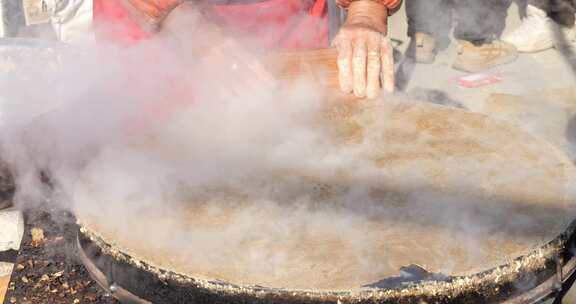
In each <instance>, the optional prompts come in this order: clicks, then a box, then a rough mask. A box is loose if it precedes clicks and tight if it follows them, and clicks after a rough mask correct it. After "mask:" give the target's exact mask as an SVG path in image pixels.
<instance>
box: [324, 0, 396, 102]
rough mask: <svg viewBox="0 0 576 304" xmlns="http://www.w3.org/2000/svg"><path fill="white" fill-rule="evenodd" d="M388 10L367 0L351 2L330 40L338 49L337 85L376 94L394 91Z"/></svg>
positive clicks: (370, 95)
mask: <svg viewBox="0 0 576 304" xmlns="http://www.w3.org/2000/svg"><path fill="white" fill-rule="evenodd" d="M387 17H388V10H387V8H386V6H385V5H384V4H381V3H379V2H374V1H370V0H358V1H353V2H351V3H350V5H349V8H348V17H347V19H346V23H345V24H344V26H343V27H342V28H341V29H340V32H339V33H338V35H337V36H336V38H335V39H334V41H333V42H332V44H333V46H335V47H336V48H337V50H338V70H339V80H340V88H341V90H342V91H343V92H345V93H352V92H353V93H354V95H356V96H357V97H361V98H363V97H368V98H375V97H377V96H378V95H379V93H380V91H381V89H384V91H386V92H393V91H394V85H395V84H394V60H393V56H392V55H393V49H392V46H391V44H390V39H389V38H388V37H386V35H387V22H386V20H387Z"/></svg>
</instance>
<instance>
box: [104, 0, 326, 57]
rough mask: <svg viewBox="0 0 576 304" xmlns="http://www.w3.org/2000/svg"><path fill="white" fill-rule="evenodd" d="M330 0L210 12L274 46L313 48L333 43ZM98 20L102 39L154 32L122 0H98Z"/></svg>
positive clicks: (273, 0)
mask: <svg viewBox="0 0 576 304" xmlns="http://www.w3.org/2000/svg"><path fill="white" fill-rule="evenodd" d="M326 11H327V8H326V0H315V1H314V2H313V3H312V4H306V2H305V1H303V0H265V1H262V2H255V3H249V4H230V5H213V6H211V7H210V12H209V13H210V15H211V16H213V17H214V19H215V20H216V21H217V22H218V23H219V24H220V25H222V26H224V27H225V28H228V29H230V30H231V31H232V32H237V33H239V34H248V35H250V37H252V38H254V39H256V40H257V42H258V43H260V44H261V45H262V46H264V47H266V48H272V49H313V48H323V47H327V46H328V45H329V41H328V20H327V14H326ZM94 22H95V24H96V27H97V30H98V33H99V37H100V38H101V39H106V40H112V41H116V42H123V43H130V42H136V41H139V40H142V39H146V38H147V37H149V36H150V33H148V32H146V31H145V30H144V29H142V28H141V27H140V26H139V25H138V23H136V22H135V21H134V20H132V19H131V17H130V15H129V13H128V12H127V11H125V9H124V8H123V7H122V5H121V4H119V3H118V1H110V0H94Z"/></svg>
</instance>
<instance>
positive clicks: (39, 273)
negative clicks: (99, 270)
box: [0, 209, 118, 304]
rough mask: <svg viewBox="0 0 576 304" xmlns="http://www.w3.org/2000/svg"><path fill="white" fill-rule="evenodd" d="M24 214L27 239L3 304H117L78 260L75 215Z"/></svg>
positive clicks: (31, 212)
mask: <svg viewBox="0 0 576 304" xmlns="http://www.w3.org/2000/svg"><path fill="white" fill-rule="evenodd" d="M24 215H25V219H26V228H25V229H26V230H25V233H24V239H23V242H22V246H21V248H20V251H19V252H18V258H17V261H16V264H15V266H14V271H13V273H12V277H11V279H10V284H9V285H8V292H7V294H6V297H5V300H4V304H15V303H21V304H39V303H42V304H44V303H46V304H51V303H74V304H79V303H98V304H100V303H101V304H113V303H118V302H117V301H116V300H114V299H113V298H112V297H110V296H108V295H106V294H105V292H104V291H103V290H102V289H101V288H100V287H99V286H98V285H97V284H96V283H95V282H94V281H93V280H92V279H91V278H90V277H89V275H88V273H87V272H86V269H85V268H84V266H82V265H81V264H80V263H79V261H78V260H77V259H76V252H77V250H76V247H75V244H76V243H75V241H76V239H75V237H76V226H75V224H74V223H75V219H74V217H73V216H72V215H70V214H69V213H67V212H64V211H61V210H58V209H50V210H30V211H28V212H25V213H24ZM32 229H34V239H33V237H32ZM40 229H41V230H40ZM40 231H42V232H40ZM41 234H43V237H41ZM39 235H40V236H39ZM5 280H6V279H5ZM1 285H2V284H0V286H1ZM0 294H2V291H1V290H0Z"/></svg>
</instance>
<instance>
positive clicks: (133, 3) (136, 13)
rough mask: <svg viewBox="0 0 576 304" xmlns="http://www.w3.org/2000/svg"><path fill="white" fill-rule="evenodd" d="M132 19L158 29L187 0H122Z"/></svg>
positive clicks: (150, 29)
mask: <svg viewBox="0 0 576 304" xmlns="http://www.w3.org/2000/svg"><path fill="white" fill-rule="evenodd" d="M121 2H122V4H123V5H124V6H125V7H126V9H127V11H128V12H129V13H130V15H131V17H132V19H134V20H135V21H136V22H138V23H139V24H141V25H142V26H143V27H145V28H146V29H147V30H149V31H158V30H159V29H160V28H161V26H162V23H163V22H164V21H165V20H166V18H167V17H168V16H169V15H170V14H171V13H172V12H173V11H174V10H175V9H176V8H177V7H179V6H181V5H182V4H183V3H184V2H188V1H185V0H121Z"/></svg>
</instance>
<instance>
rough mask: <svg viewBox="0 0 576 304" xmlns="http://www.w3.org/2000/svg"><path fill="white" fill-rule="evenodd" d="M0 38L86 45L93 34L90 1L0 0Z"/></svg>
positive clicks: (92, 37)
mask: <svg viewBox="0 0 576 304" xmlns="http://www.w3.org/2000/svg"><path fill="white" fill-rule="evenodd" d="M0 13H1V15H0V16H1V19H2V22H0V37H34V38H45V39H50V40H53V39H57V40H59V41H62V42H65V43H70V44H83V43H88V42H90V41H92V40H93V39H94V34H93V31H92V0H0Z"/></svg>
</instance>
